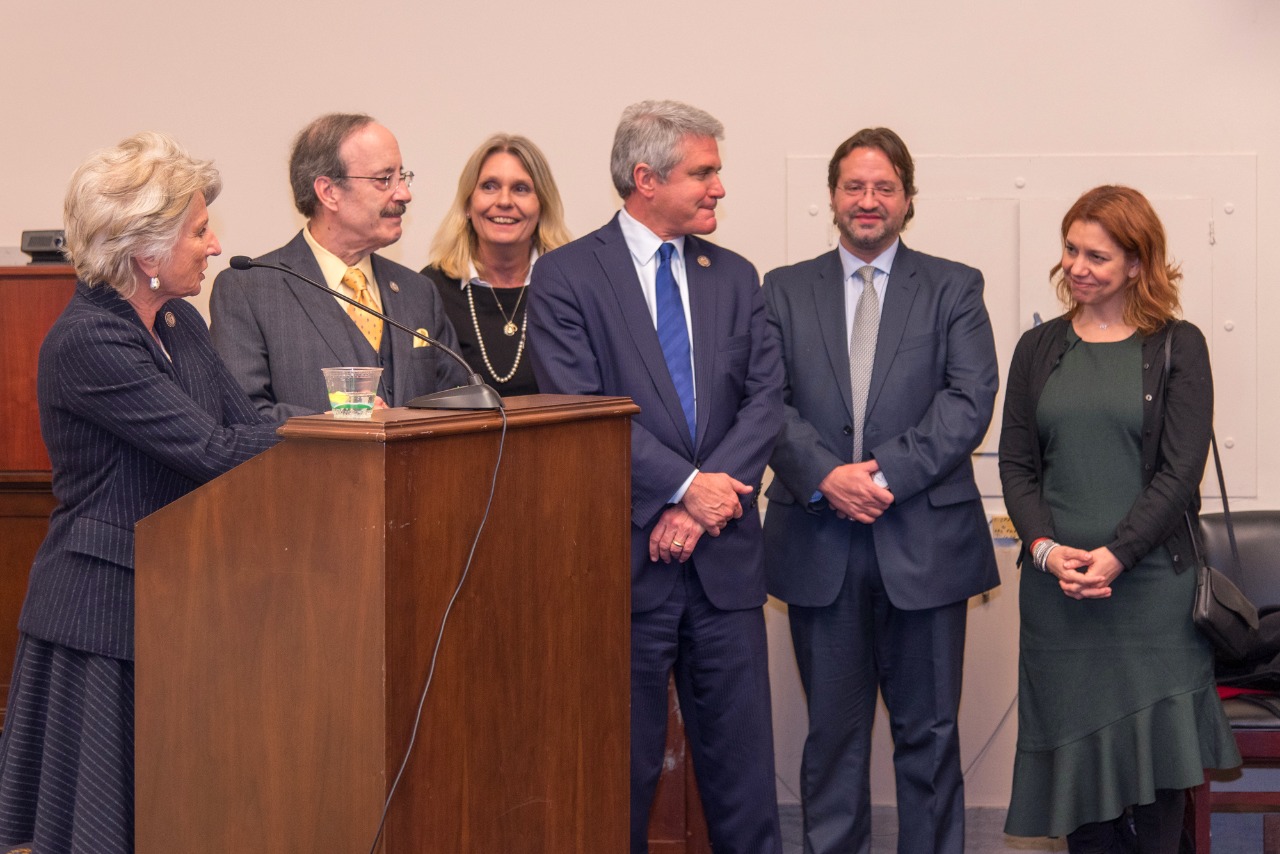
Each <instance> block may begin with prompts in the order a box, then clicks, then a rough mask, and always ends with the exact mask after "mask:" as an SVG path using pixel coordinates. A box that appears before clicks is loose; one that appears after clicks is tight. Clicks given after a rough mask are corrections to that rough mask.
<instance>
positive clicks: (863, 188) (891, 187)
mask: <svg viewBox="0 0 1280 854" xmlns="http://www.w3.org/2000/svg"><path fill="white" fill-rule="evenodd" d="M900 189H901V188H900V187H899V186H898V185H897V184H887V183H885V184H863V183H860V182H858V181H851V182H850V183H848V184H844V185H842V186H841V187H840V192H842V193H844V194H845V195H846V196H852V197H854V198H855V199H861V198H863V197H864V196H866V194H867V192H868V191H870V192H871V195H872V196H873V197H874V198H877V199H891V198H893V197H894V196H896V195H898V192H899V191H900Z"/></svg>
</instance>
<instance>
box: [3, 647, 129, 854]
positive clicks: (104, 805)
mask: <svg viewBox="0 0 1280 854" xmlns="http://www.w3.org/2000/svg"><path fill="white" fill-rule="evenodd" d="M30 842H34V843H35V846H34V847H35V850H36V851H39V852H40V854H64V852H68V853H70V852H74V854H81V852H83V854H128V852H132V851H133V662H131V661H122V660H119V659H115V658H107V657H105V656H100V655H92V654H90V653H86V652H80V651H77V650H74V649H68V648H67V647H64V646H60V645H58V644H54V643H49V642H47V641H42V640H38V639H36V638H33V637H30V636H28V635H26V634H23V635H22V636H21V637H20V638H19V640H18V655H17V660H16V663H15V664H14V672H13V683H12V685H11V686H10V689H9V706H8V711H7V716H6V719H5V722H4V734H3V736H0V844H3V845H19V844H22V843H30Z"/></svg>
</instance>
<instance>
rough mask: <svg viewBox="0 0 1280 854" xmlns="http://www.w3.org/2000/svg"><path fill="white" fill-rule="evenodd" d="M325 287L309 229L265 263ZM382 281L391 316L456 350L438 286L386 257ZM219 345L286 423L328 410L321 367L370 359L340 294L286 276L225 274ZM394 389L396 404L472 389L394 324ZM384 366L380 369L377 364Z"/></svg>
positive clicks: (219, 293) (269, 410)
mask: <svg viewBox="0 0 1280 854" xmlns="http://www.w3.org/2000/svg"><path fill="white" fill-rule="evenodd" d="M260 260H262V261H264V262H266V263H269V264H278V265H279V266H281V267H287V268H288V269H290V270H296V271H297V272H299V273H301V274H302V275H304V276H306V277H307V278H310V279H314V280H316V281H318V282H323V278H322V274H321V272H320V265H319V264H317V263H316V259H315V255H314V254H313V253H312V251H311V247H310V246H308V245H307V242H306V239H305V238H304V237H303V236H302V232H298V235H297V236H296V237H295V238H294V239H293V240H291V241H290V242H289V243H288V245H286V246H284V247H283V248H281V249H278V250H276V251H275V252H270V253H268V254H266V255H263V256H262V257H261V259H260ZM372 263H373V275H374V277H375V278H376V279H377V280H378V285H379V288H380V291H381V294H382V308H383V313H384V314H386V315H387V316H388V317H391V318H393V319H395V320H398V321H399V322H401V323H403V324H405V325H406V326H408V327H409V328H410V329H425V330H426V331H427V334H428V335H429V336H431V337H432V338H435V339H436V340H438V341H440V342H441V343H442V344H444V345H445V346H446V347H449V348H450V349H452V350H454V351H455V352H456V350H457V348H458V340H457V338H456V337H455V336H454V333H453V327H452V326H451V325H450V323H449V319H448V317H447V316H446V315H445V312H444V307H443V305H441V303H440V295H439V294H438V293H437V292H436V289H435V287H434V286H433V285H432V284H431V282H430V281H428V280H427V279H425V278H424V277H423V276H422V275H420V274H418V273H415V272H414V271H412V270H410V269H409V268H408V267H403V266H401V265H399V264H397V263H395V262H394V261H389V260H387V259H386V258H383V257H381V256H378V255H374V256H373V258H372ZM209 311H210V316H211V317H210V332H211V333H212V334H213V343H214V346H215V347H217V348H218V352H219V353H220V354H221V355H222V358H223V359H224V360H225V361H226V363H227V367H229V368H230V369H231V372H232V374H234V375H235V377H236V380H237V381H238V382H239V383H240V385H241V387H242V388H243V389H244V390H245V391H246V392H247V393H248V394H249V398H250V399H251V400H252V401H253V403H254V405H255V406H256V407H257V408H258V411H259V412H262V413H263V414H264V415H267V416H269V417H271V418H273V419H277V420H284V419H285V418H289V417H291V416H294V415H311V414H313V413H316V412H324V411H327V410H328V409H329V396H328V392H327V390H326V388H325V384H324V376H323V375H322V374H321V373H320V369H321V368H331V367H337V366H343V365H349V366H355V365H363V364H366V362H369V359H368V358H366V357H364V356H362V355H361V352H360V350H359V349H358V348H357V346H356V340H357V339H355V338H354V337H353V335H352V331H353V330H354V329H355V324H354V323H352V322H351V318H349V317H347V314H346V312H344V311H343V310H342V308H341V307H339V305H338V303H337V300H335V299H334V298H333V297H332V296H330V295H328V294H326V293H323V292H321V291H320V290H318V289H316V288H313V287H311V286H310V285H308V284H306V283H305V282H301V281H299V280H298V279H296V278H295V277H293V276H290V275H287V274H285V273H281V272H279V271H278V270H264V269H261V268H255V269H252V270H224V271H223V272H221V273H219V274H218V278H217V279H216V280H215V281H214V283H213V291H212V293H211V294H210V297H209ZM384 335H387V336H390V338H389V346H390V354H391V356H390V358H391V367H392V371H391V373H392V375H393V378H394V379H393V384H392V385H391V386H390V387H387V386H386V384H385V383H384V387H383V397H384V399H385V400H386V402H387V405H389V406H403V405H404V404H405V403H407V402H408V401H409V400H411V399H412V398H414V397H416V396H418V395H420V394H427V393H429V392H433V391H438V390H440V389H444V388H452V387H453V386H458V385H464V384H466V382H467V375H466V373H464V372H463V370H462V367H461V366H460V365H458V364H457V363H456V362H454V361H453V360H452V359H450V358H449V357H448V356H446V355H445V354H444V353H442V352H440V350H439V348H436V347H415V346H413V343H414V341H415V340H416V339H414V338H412V337H411V336H409V335H408V334H406V333H404V332H402V331H400V330H398V329H394V328H392V327H387V328H386V330H385V332H384ZM370 364H371V365H372V366H375V367H376V366H377V362H376V361H374V362H370Z"/></svg>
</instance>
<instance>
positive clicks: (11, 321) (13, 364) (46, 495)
mask: <svg viewBox="0 0 1280 854" xmlns="http://www.w3.org/2000/svg"><path fill="white" fill-rule="evenodd" d="M74 290H75V274H74V273H73V272H72V271H71V268H70V267H67V266H63V265H57V266H48V267H0V366H3V368H2V369H0V400H3V401H4V403H5V413H4V419H5V428H4V429H3V430H0V723H2V722H3V720H4V711H5V706H4V704H5V703H7V702H8V697H9V677H10V674H11V669H12V667H13V655H14V650H15V648H16V646H17V643H18V612H19V611H21V610H22V599H23V597H24V596H25V595H26V592H27V573H28V571H29V570H30V569H31V560H32V558H34V557H35V553H36V549H37V548H39V547H40V543H41V542H42V541H43V540H44V536H45V533H46V532H47V531H48V529H49V513H50V512H51V511H52V510H53V504H54V502H53V493H52V491H51V489H50V472H49V455H48V454H47V453H45V449H44V441H43V440H42V439H41V438H40V417H39V412H38V411H37V407H36V361H37V358H38V356H39V353H40V342H42V341H43V340H44V336H45V335H46V334H47V333H48V331H49V327H50V326H52V325H53V322H54V321H55V320H57V318H58V315H59V314H61V313H62V310H63V309H64V308H66V305H67V303H68V302H69V301H70V300H71V294H72V292H73V291H74Z"/></svg>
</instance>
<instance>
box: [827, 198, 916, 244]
mask: <svg viewBox="0 0 1280 854" xmlns="http://www.w3.org/2000/svg"><path fill="white" fill-rule="evenodd" d="M865 213H875V214H876V215H877V216H879V217H880V221H879V222H878V223H877V224H876V226H875V227H874V228H872V229H870V230H868V229H866V228H858V227H857V223H856V222H853V217H840V216H837V217H835V224H836V230H838V231H839V232H840V236H841V237H842V238H843V239H844V241H845V243H846V244H847V245H848V246H850V247H852V248H854V249H859V250H862V251H864V252H873V251H877V250H880V251H882V250H883V249H886V248H888V245H889V244H891V243H893V241H894V240H895V239H896V238H897V237H898V235H900V234H901V233H902V229H903V226H904V224H905V223H903V222H900V221H895V220H894V219H892V218H891V217H890V216H889V212H888V211H886V210H885V209H884V208H879V209H877V210H875V211H865Z"/></svg>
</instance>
